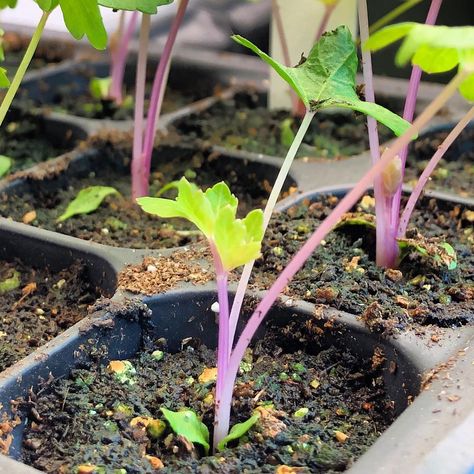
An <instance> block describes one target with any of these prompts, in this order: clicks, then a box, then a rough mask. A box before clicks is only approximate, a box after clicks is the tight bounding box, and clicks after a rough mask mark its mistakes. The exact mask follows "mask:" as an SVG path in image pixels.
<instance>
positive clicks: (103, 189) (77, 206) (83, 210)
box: [56, 186, 119, 222]
mask: <svg viewBox="0 0 474 474" xmlns="http://www.w3.org/2000/svg"><path fill="white" fill-rule="evenodd" d="M112 194H119V192H118V191H117V190H116V189H115V188H112V187H111V186H89V187H87V188H84V189H81V190H80V191H79V193H78V194H77V196H76V197H75V198H74V199H73V200H72V201H71V202H70V203H69V205H68V206H67V208H66V210H65V211H64V213H63V214H61V215H60V216H59V217H58V218H57V220H56V222H63V221H65V220H66V219H69V218H71V217H73V216H76V215H81V214H89V213H90V212H93V211H95V210H97V209H98V207H99V206H100V205H101V204H102V201H103V200H104V199H105V198H106V197H107V196H110V195H112Z"/></svg>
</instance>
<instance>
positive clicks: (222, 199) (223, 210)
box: [137, 177, 263, 271]
mask: <svg viewBox="0 0 474 474" xmlns="http://www.w3.org/2000/svg"><path fill="white" fill-rule="evenodd" d="M176 187H177V188H178V196H177V197H176V199H175V200H171V199H164V198H153V197H142V198H138V199H137V202H138V204H139V205H140V206H141V208H142V209H143V210H144V211H145V212H148V213H149V214H155V215H157V216H160V217H164V218H170V217H182V218H184V219H187V220H189V221H190V222H192V223H193V224H194V225H195V226H196V227H197V228H198V229H199V230H200V231H201V232H202V233H203V234H204V235H205V236H206V238H207V239H208V240H209V241H210V242H213V243H214V245H215V246H216V248H217V251H218V253H219V256H220V258H221V260H222V264H223V266H224V268H225V270H227V271H230V270H232V269H234V268H236V267H239V266H241V265H244V264H245V263H247V262H249V261H252V260H254V259H256V258H258V257H259V256H260V248H261V241H262V238H263V213H262V211H261V210H259V209H258V210H253V211H251V212H249V213H248V214H247V216H246V217H245V218H244V219H237V218H236V212H237V205H238V200H237V198H236V197H235V196H234V195H233V194H232V193H231V192H230V189H229V188H228V186H227V185H226V184H225V183H223V182H221V183H217V184H215V185H214V186H213V187H212V188H209V189H207V190H206V191H205V192H203V191H201V190H200V189H199V188H198V187H197V186H196V185H195V184H193V183H190V182H189V181H188V180H187V179H186V178H184V177H183V178H181V179H180V180H179V181H178V183H177V185H176Z"/></svg>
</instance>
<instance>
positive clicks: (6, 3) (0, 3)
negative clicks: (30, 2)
mask: <svg viewBox="0 0 474 474" xmlns="http://www.w3.org/2000/svg"><path fill="white" fill-rule="evenodd" d="M17 3H18V0H0V10H3V9H4V8H15V7H16V4H17Z"/></svg>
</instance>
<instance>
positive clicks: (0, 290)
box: [0, 270, 21, 295]
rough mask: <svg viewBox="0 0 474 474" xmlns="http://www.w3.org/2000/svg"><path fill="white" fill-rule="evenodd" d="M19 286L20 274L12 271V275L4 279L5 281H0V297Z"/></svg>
mask: <svg viewBox="0 0 474 474" xmlns="http://www.w3.org/2000/svg"><path fill="white" fill-rule="evenodd" d="M20 285H21V275H20V272H18V271H16V270H13V274H12V275H11V276H10V277H8V278H5V280H3V281H0V295H4V294H5V293H8V292H10V291H13V290H16V289H17V288H19V287H20Z"/></svg>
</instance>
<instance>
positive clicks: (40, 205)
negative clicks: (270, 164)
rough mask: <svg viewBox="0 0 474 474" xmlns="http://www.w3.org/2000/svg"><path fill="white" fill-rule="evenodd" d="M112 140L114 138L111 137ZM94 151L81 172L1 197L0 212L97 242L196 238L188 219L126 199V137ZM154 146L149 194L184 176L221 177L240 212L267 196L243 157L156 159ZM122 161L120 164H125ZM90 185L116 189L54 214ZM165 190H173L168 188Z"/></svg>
mask: <svg viewBox="0 0 474 474" xmlns="http://www.w3.org/2000/svg"><path fill="white" fill-rule="evenodd" d="M114 140H115V139H114ZM96 146H97V147H99V148H98V149H99V153H98V154H97V157H96V159H95V161H94V162H93V166H92V169H95V170H96V171H93V172H90V174H89V175H87V176H85V177H84V178H74V177H72V178H70V179H67V180H63V181H62V184H60V188H59V189H57V188H56V187H55V186H50V185H48V183H47V182H46V181H38V182H37V186H34V187H33V188H34V189H33V191H32V193H26V194H22V195H21V199H17V198H16V197H11V198H8V196H3V198H0V215H2V216H5V217H12V218H13V219H15V220H17V221H22V220H23V216H25V215H26V214H27V213H28V212H31V211H33V210H34V211H35V212H36V218H35V219H34V221H32V222H31V223H32V224H33V225H35V226H37V227H41V228H44V229H48V230H54V231H58V232H61V233H64V234H66V235H71V236H73V237H79V238H81V239H85V240H93V241H94V242H98V243H101V244H106V245H112V246H116V247H131V248H168V247H176V246H181V245H186V244H189V243H190V242H193V241H196V240H198V239H200V238H201V236H200V233H199V232H198V231H197V230H196V228H195V227H193V226H192V225H191V224H190V223H189V222H187V221H184V220H182V219H171V220H170V219H166V220H164V219H160V218H157V217H156V216H151V215H150V214H146V213H145V212H143V211H141V209H140V208H139V207H138V206H137V205H135V204H134V203H132V202H131V199H130V186H131V183H130V175H129V168H128V162H129V159H130V154H131V150H130V140H129V139H126V140H124V142H123V143H118V142H117V141H116V140H115V141H114V143H112V142H107V141H101V142H100V144H96ZM163 150H164V148H157V149H156V152H155V158H154V166H153V172H152V176H151V186H150V195H151V196H153V195H154V194H155V193H156V192H157V191H158V190H160V189H161V188H162V187H163V186H164V185H165V184H166V183H169V182H170V181H173V180H178V179H180V178H181V177H182V176H183V175H185V176H187V177H188V179H190V180H191V181H192V182H195V183H196V184H197V185H199V186H201V187H204V188H205V187H208V186H211V185H213V184H215V183H217V182H219V181H222V180H223V181H225V182H226V183H227V184H228V185H229V187H230V189H231V190H232V192H233V193H234V194H235V195H236V196H237V197H238V198H239V210H238V213H239V215H241V216H243V215H245V214H246V213H247V212H249V211H250V210H251V209H254V208H257V207H263V205H264V204H265V199H266V198H267V196H268V192H269V191H268V186H269V184H268V182H267V181H266V180H265V179H264V178H263V177H262V176H261V175H260V174H258V173H257V171H256V170H252V169H251V168H250V167H248V166H247V165H246V164H245V163H244V162H243V161H238V162H237V161H235V160H229V159H228V158H227V157H225V156H221V155H219V154H209V153H208V152H201V151H192V150H188V149H176V151H175V152H172V153H171V154H170V152H166V153H165V155H164V157H162V158H161V160H160V156H161V155H160V152H161V151H163ZM124 163H125V164H124ZM94 185H102V186H113V187H115V188H116V189H117V190H118V191H119V192H120V193H121V195H120V196H118V195H114V196H111V197H109V198H106V200H105V202H104V203H103V204H102V205H101V206H100V207H99V208H98V209H97V211H95V212H93V213H91V214H87V215H82V216H75V217H73V218H71V219H68V220H66V221H64V222H62V223H57V222H56V219H57V218H58V217H59V216H60V215H61V214H62V213H63V212H64V210H65V209H66V206H67V205H68V203H69V202H70V201H72V199H74V198H75V196H76V195H77V193H78V192H79V191H80V190H81V189H83V188H85V187H87V186H94ZM169 195H170V196H174V195H175V194H173V192H172V191H171V192H170V194H169Z"/></svg>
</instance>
